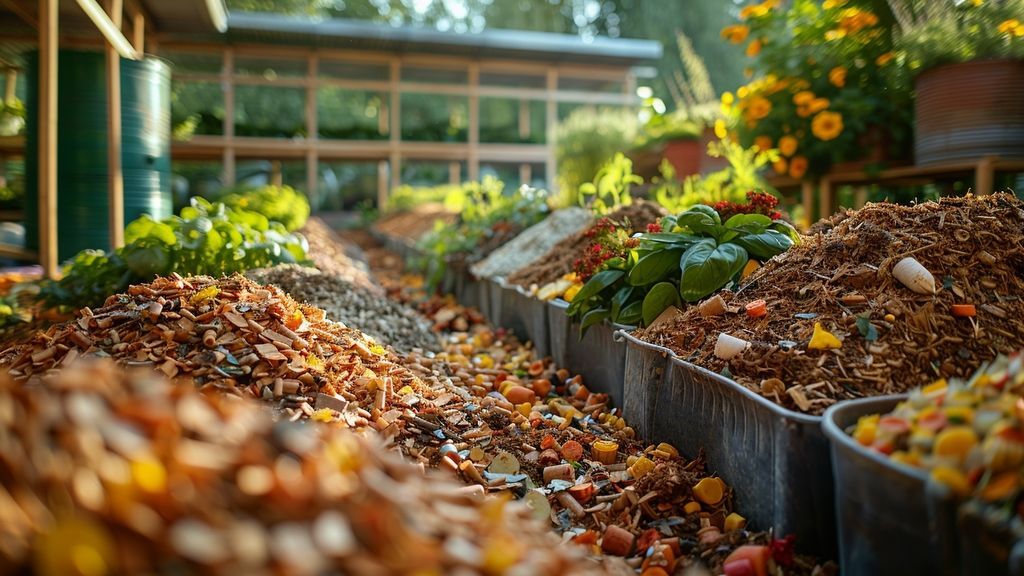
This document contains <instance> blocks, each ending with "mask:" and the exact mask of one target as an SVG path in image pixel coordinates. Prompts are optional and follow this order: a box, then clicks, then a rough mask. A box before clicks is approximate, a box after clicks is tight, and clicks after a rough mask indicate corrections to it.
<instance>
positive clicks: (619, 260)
mask: <svg viewBox="0 0 1024 576" xmlns="http://www.w3.org/2000/svg"><path fill="white" fill-rule="evenodd" d="M604 266H605V268H607V269H609V270H625V269H626V259H625V258H623V257H622V256H616V257H614V258H609V259H607V260H605V261H604Z"/></svg>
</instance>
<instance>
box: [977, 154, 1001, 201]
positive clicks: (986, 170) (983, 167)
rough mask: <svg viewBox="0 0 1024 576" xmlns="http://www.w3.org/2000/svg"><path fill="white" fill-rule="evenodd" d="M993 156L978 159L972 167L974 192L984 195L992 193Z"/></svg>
mask: <svg viewBox="0 0 1024 576" xmlns="http://www.w3.org/2000/svg"><path fill="white" fill-rule="evenodd" d="M995 160H996V159H995V158H993V157H992V156H985V157H984V158H982V159H981V160H979V161H978V165H977V166H976V167H975V168H974V194H975V195H976V196H986V195H988V194H991V193H992V186H993V184H994V183H995Z"/></svg>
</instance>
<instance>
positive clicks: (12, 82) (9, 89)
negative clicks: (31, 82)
mask: <svg viewBox="0 0 1024 576" xmlns="http://www.w3.org/2000/svg"><path fill="white" fill-rule="evenodd" d="M5 76H6V81H5V82H4V102H7V103H11V102H14V96H15V94H16V90H15V89H16V88H17V87H18V71H17V70H15V69H14V68H10V69H8V70H7V73H6V74H5Z"/></svg>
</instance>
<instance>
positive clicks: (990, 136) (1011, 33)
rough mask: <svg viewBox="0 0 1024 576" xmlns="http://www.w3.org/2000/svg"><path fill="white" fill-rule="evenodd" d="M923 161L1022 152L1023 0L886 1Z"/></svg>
mask: <svg viewBox="0 0 1024 576" xmlns="http://www.w3.org/2000/svg"><path fill="white" fill-rule="evenodd" d="M889 3H890V6H891V8H892V12H893V14H894V15H895V16H896V19H897V22H898V23H899V29H900V32H901V34H900V37H899V47H900V48H901V52H902V53H903V58H905V60H906V62H907V66H908V68H909V69H910V71H911V73H912V74H914V90H915V93H916V103H915V106H914V124H915V132H916V133H915V137H914V155H915V157H916V161H917V163H918V164H921V165H926V164H937V163H943V162H951V161H954V162H955V161H964V160H976V159H980V158H983V157H985V156H1000V157H1003V158H1007V157H1011V158H1024V99H1022V98H1021V94H1024V0H967V1H959V2H957V1H954V0H889Z"/></svg>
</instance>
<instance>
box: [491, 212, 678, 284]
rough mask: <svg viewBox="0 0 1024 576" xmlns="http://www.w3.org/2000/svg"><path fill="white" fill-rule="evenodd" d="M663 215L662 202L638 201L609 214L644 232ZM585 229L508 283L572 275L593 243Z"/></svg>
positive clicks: (519, 271) (548, 280)
mask: <svg viewBox="0 0 1024 576" xmlns="http://www.w3.org/2000/svg"><path fill="white" fill-rule="evenodd" d="M663 216H665V210H664V209H662V208H661V207H660V206H659V205H657V204H655V203H653V202H647V201H644V200H639V201H635V202H633V203H632V204H630V205H629V206H622V207H621V208H619V209H617V210H615V211H614V212H612V213H611V214H609V215H608V216H607V218H608V219H609V220H611V221H612V222H615V223H617V224H619V225H623V226H625V225H626V224H627V223H628V225H629V228H630V229H632V231H633V232H643V231H646V230H647V225H648V224H654V223H656V222H657V221H658V220H660V219H661V218H662V217H663ZM586 232H587V231H586V230H582V231H580V232H578V233H576V234H573V235H571V236H569V237H567V238H563V239H562V240H561V241H559V242H558V243H556V244H555V245H554V246H553V247H552V248H551V249H550V250H548V251H547V252H546V253H544V255H542V256H541V257H540V258H536V259H534V260H532V261H530V263H529V264H528V265H525V266H523V267H520V268H519V269H517V270H515V271H514V272H512V273H511V274H509V276H508V282H509V283H510V284H517V285H519V286H523V287H524V288H530V287H532V286H536V287H541V286H544V285H545V284H548V283H551V282H554V281H556V280H558V279H559V278H561V277H562V276H565V275H566V274H569V273H570V272H572V269H573V264H574V263H575V262H576V260H578V259H579V258H580V257H582V256H583V253H584V251H585V250H586V249H587V246H588V245H589V244H590V239H589V238H587V237H586Z"/></svg>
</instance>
